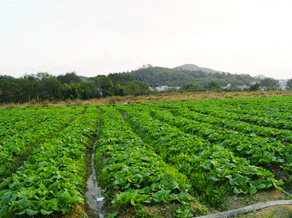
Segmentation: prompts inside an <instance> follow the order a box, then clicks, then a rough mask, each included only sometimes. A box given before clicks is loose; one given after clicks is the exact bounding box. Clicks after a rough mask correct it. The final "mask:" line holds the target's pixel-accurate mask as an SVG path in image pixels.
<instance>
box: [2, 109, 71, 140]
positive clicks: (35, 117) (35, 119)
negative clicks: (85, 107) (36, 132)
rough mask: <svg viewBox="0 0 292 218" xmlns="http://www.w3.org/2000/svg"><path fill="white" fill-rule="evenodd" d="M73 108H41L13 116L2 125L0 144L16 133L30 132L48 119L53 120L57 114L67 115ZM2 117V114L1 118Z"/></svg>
mask: <svg viewBox="0 0 292 218" xmlns="http://www.w3.org/2000/svg"><path fill="white" fill-rule="evenodd" d="M70 110H71V108H66V107H63V108H41V109H39V110H26V111H24V112H23V113H18V114H13V115H10V117H13V118H14V119H13V121H12V120H11V119H9V118H8V119H6V120H5V122H1V123H0V137H1V139H0V143H1V142H2V141H3V139H4V137H7V136H12V135H14V134H16V133H19V134H21V131H25V130H28V129H29V128H32V127H34V126H36V125H38V124H39V123H41V122H44V121H45V120H47V119H50V118H53V117H54V116H55V115H56V114H62V113H67V112H69V111H70ZM0 118H3V117H2V114H1V116H0Z"/></svg>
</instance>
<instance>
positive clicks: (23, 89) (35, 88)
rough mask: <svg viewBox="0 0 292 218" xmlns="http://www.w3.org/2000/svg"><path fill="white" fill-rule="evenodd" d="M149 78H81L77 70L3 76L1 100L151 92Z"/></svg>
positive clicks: (9, 101)
mask: <svg viewBox="0 0 292 218" xmlns="http://www.w3.org/2000/svg"><path fill="white" fill-rule="evenodd" d="M149 92H150V91H149V85H148V84H147V83H146V82H138V81H135V80H134V78H133V77H132V76H130V75H120V74H117V73H113V74H109V75H108V76H105V75H98V76H95V77H90V78H86V79H84V80H82V79H81V78H80V77H78V76H77V75H76V73H75V72H72V73H67V74H65V75H59V76H53V75H51V74H49V73H37V74H30V75H25V76H23V77H21V78H13V77H9V76H0V103H11V102H14V103H24V102H30V101H32V100H33V101H44V100H49V101H52V100H67V99H71V100H73V99H82V100H86V99H92V98H101V97H107V96H123V95H139V94H147V93H149Z"/></svg>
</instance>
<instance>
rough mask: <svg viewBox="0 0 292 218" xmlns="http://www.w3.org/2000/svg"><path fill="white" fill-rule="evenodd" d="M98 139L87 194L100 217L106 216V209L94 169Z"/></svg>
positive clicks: (92, 156)
mask: <svg viewBox="0 0 292 218" xmlns="http://www.w3.org/2000/svg"><path fill="white" fill-rule="evenodd" d="M96 143H97V141H96V142H95V143H94V146H93V151H92V155H91V168H92V175H91V176H90V177H89V178H88V180H87V192H86V193H85V196H86V197H87V198H88V199H87V203H88V205H89V207H90V208H91V209H92V211H93V213H95V214H98V216H99V217H100V218H104V217H105V211H104V207H103V204H104V197H103V196H102V195H101V189H100V187H98V182H97V180H96V171H95V169H94V154H95V147H96Z"/></svg>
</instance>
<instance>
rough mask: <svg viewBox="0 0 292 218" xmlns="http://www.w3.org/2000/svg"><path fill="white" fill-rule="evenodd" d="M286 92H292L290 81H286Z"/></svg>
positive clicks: (291, 80)
mask: <svg viewBox="0 0 292 218" xmlns="http://www.w3.org/2000/svg"><path fill="white" fill-rule="evenodd" d="M286 90H289V91H292V79H289V80H288V81H287V85H286Z"/></svg>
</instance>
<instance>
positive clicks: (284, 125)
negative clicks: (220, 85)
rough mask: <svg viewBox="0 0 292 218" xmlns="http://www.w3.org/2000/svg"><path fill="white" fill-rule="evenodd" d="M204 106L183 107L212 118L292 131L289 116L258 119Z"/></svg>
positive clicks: (191, 104) (222, 108)
mask: <svg viewBox="0 0 292 218" xmlns="http://www.w3.org/2000/svg"><path fill="white" fill-rule="evenodd" d="M205 104H206V102H205ZM205 104H197V103H193V102H188V103H187V104H184V105H185V106H188V107H190V108H191V109H192V110H193V111H196V112H199V113H202V114H208V115H212V116H216V117H220V118H228V119H233V120H239V121H244V122H247V123H252V124H256V125H259V126H267V127H274V128H277V129H287V130H292V120H291V119H292V117H291V116H290V117H289V119H287V118H284V119H279V118H276V119H275V118H273V117H272V118H270V117H267V116H266V117H260V116H256V115H250V114H239V113H235V112H228V111H227V110H225V107H217V106H214V105H212V104H208V105H205ZM266 113H268V112H266ZM271 113H273V112H271Z"/></svg>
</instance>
